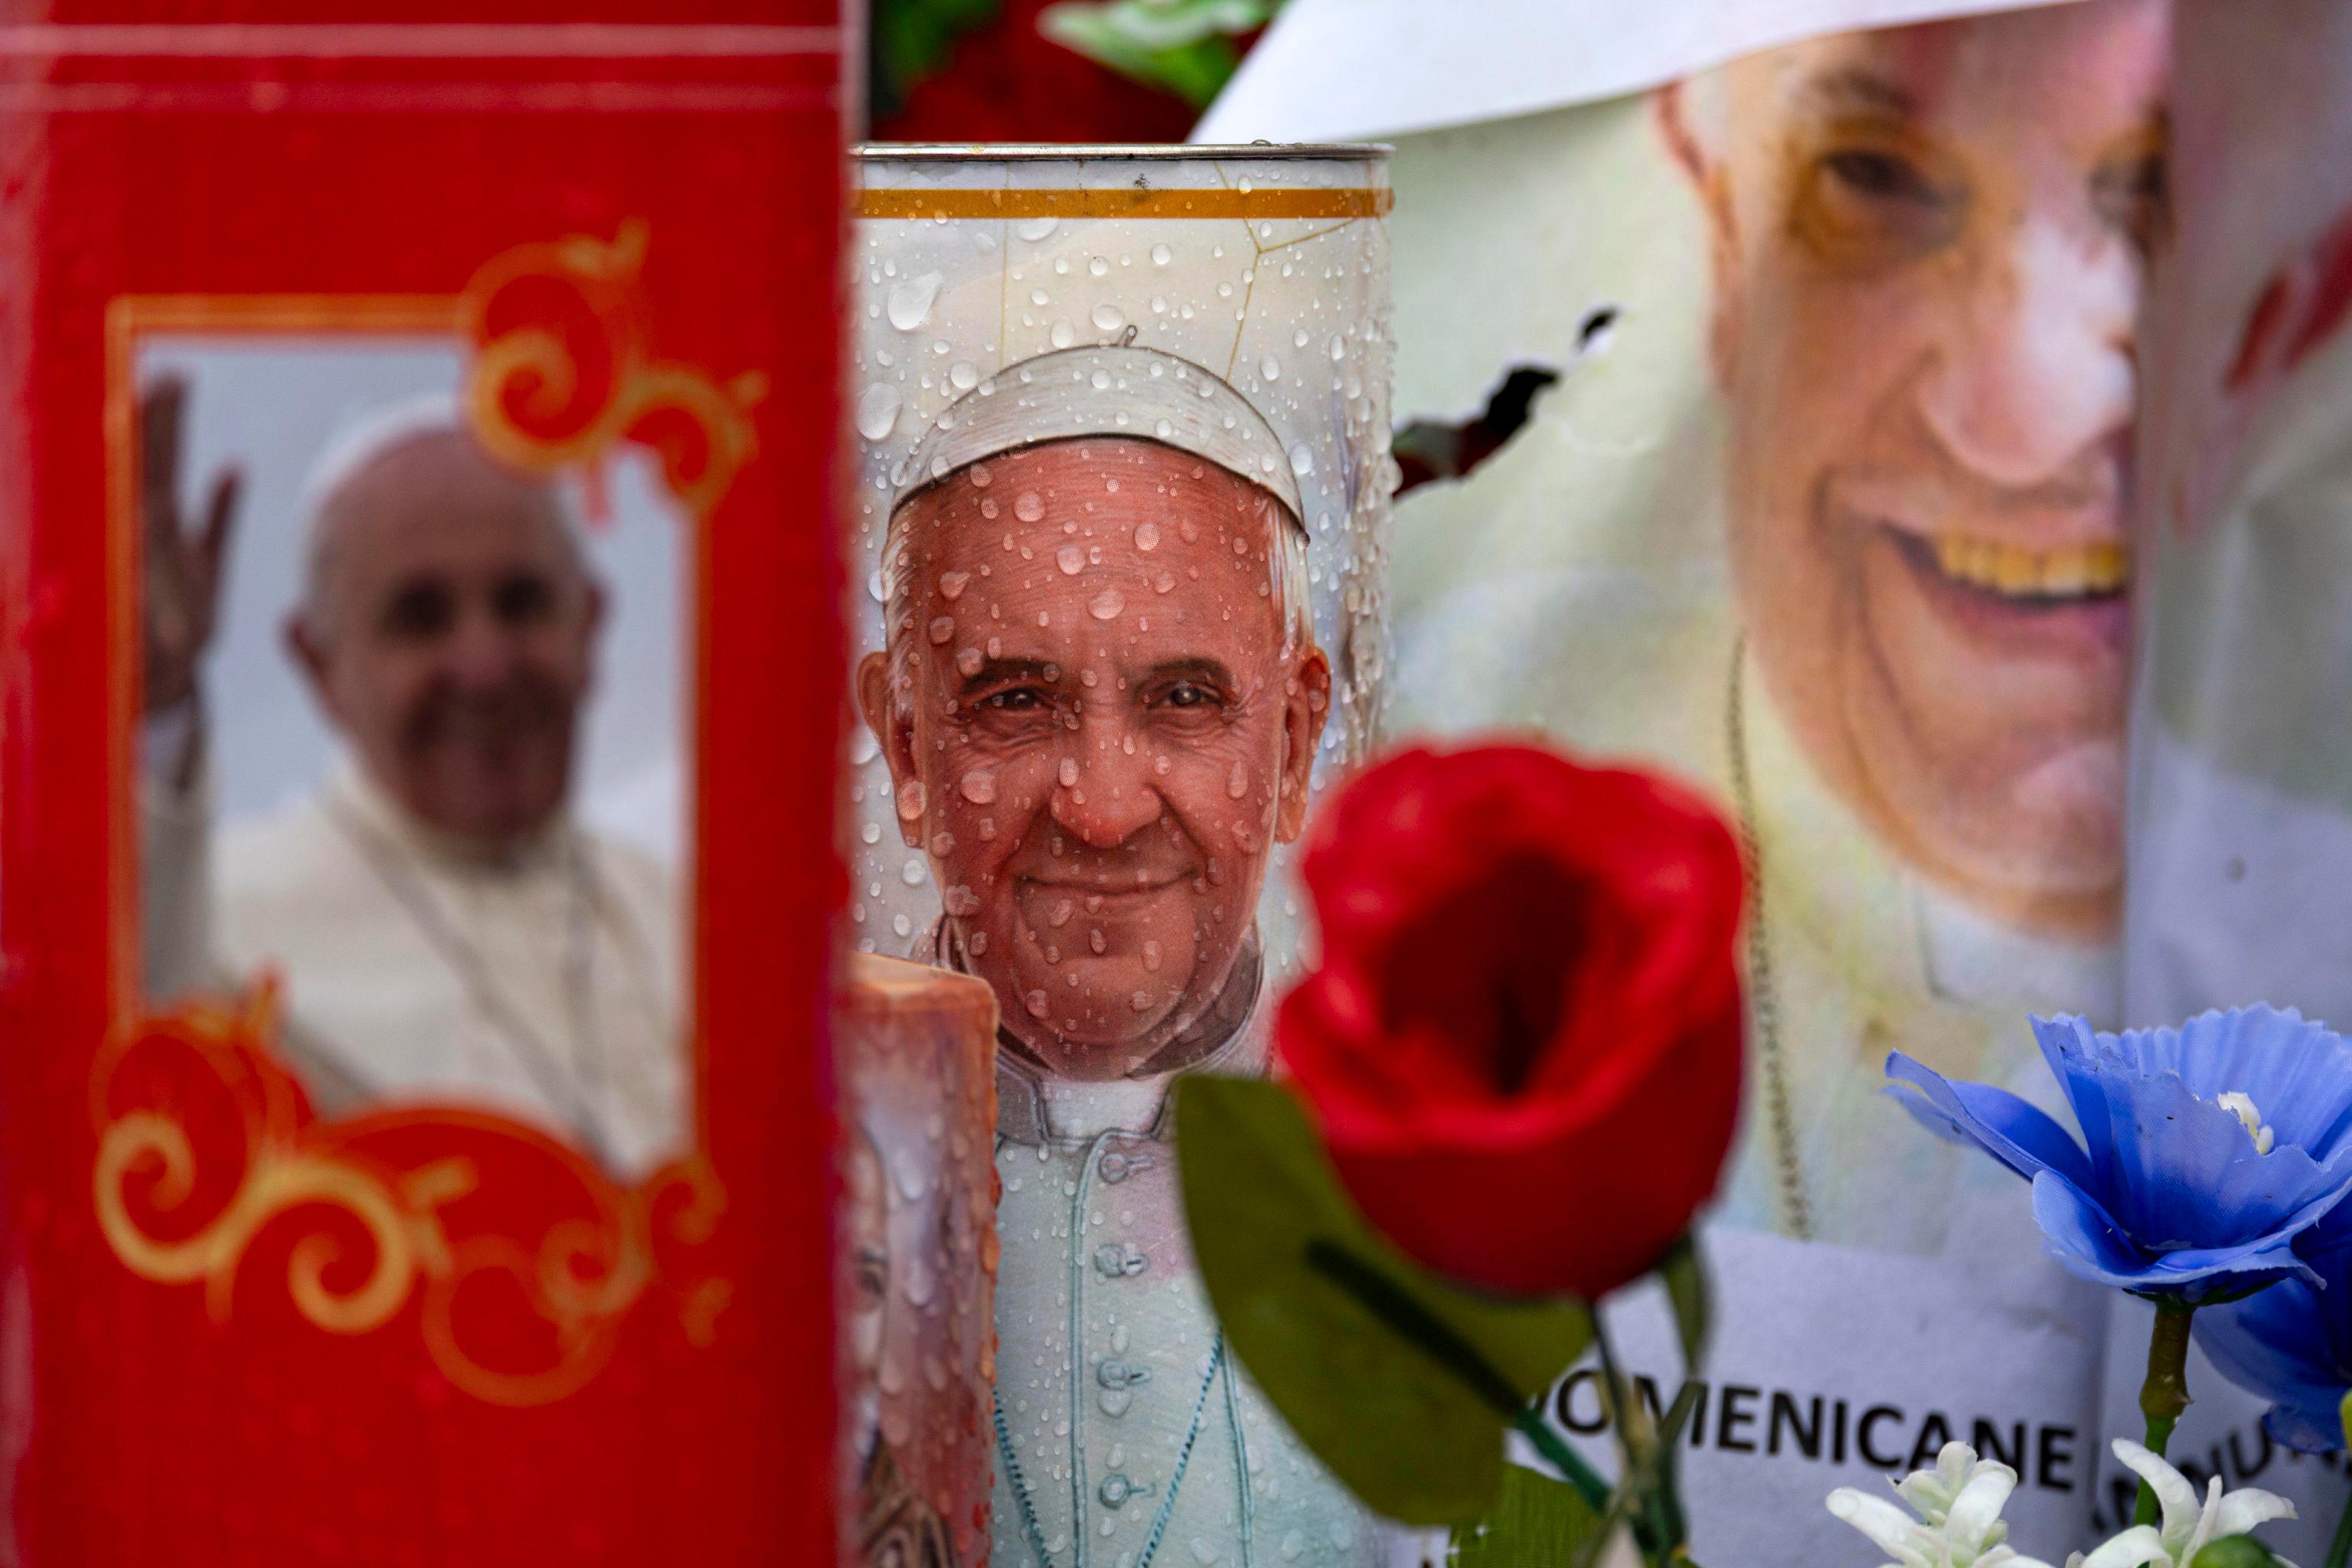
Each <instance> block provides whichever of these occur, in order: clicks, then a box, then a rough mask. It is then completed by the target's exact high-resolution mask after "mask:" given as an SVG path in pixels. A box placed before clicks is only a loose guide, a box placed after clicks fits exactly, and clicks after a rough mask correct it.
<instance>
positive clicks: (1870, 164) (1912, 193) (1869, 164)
mask: <svg viewBox="0 0 2352 1568" xmlns="http://www.w3.org/2000/svg"><path fill="white" fill-rule="evenodd" d="M1822 167H1823V168H1825V169H1827V170H1828V171H1829V172H1830V173H1831V174H1834V175H1836V176H1837V178H1838V179H1839V180H1841V181H1843V183H1844V184H1845V185H1846V186H1847V187H1848V188H1849V189H1850V190H1852V191H1853V193H1854V194H1855V195H1860V196H1867V197H1869V198H1871V199H1872V200H1874V201H1905V202H1933V201H1935V200H1936V199H1937V196H1936V191H1935V189H1934V187H1933V186H1931V185H1929V184H1927V177H1926V176H1925V175H1924V174H1921V173H1920V172H1919V168H1918V165H1916V164H1915V163H1912V162H1911V161H1910V160H1909V159H1908V158H1905V157H1902V156H1900V155H1898V154H1896V153H1885V152H1876V151H1870V150H1865V149H1858V148H1848V149H1845V150H1844V151H1842V152H1836V153H1831V154H1830V155H1829V156H1828V157H1826V158H1823V159H1822Z"/></svg>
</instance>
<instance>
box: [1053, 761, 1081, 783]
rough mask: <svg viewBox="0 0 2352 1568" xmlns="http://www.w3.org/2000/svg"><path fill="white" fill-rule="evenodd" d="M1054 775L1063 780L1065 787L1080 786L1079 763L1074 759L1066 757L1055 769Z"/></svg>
mask: <svg viewBox="0 0 2352 1568" xmlns="http://www.w3.org/2000/svg"><path fill="white" fill-rule="evenodd" d="M1054 776H1055V778H1057V779H1060V780H1061V781H1062V787H1063V788H1064V789H1076V788H1077V787H1078V764H1077V763H1076V762H1075V761H1073V760H1072V759H1070V758H1068V757H1064V758H1063V759H1062V765H1061V766H1060V767H1058V768H1056V769H1055V770H1054Z"/></svg>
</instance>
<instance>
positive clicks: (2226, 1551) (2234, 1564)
mask: <svg viewBox="0 0 2352 1568" xmlns="http://www.w3.org/2000/svg"><path fill="white" fill-rule="evenodd" d="M2278 1562H2279V1558H2278V1555H2277V1554H2276V1553H2275V1552H2272V1551H2271V1549H2270V1548H2269V1547H2267V1546H2264V1545H2263V1543H2262V1542H2259V1541H2256V1540H2255V1539H2254V1538H2253V1537H2252V1536H2251V1535H2225V1536H2223V1537H2222V1538H2221V1540H2219V1541H2216V1542H2213V1543H2212V1544H2211V1545H2210V1546H2208V1547H2206V1548H2205V1549H2204V1550H2203V1551H2201V1552H2198V1553H2197V1555H2196V1556H2194V1557H2192V1558H2190V1559H2189V1568H2275V1565H2276V1564H2277V1563H2278Z"/></svg>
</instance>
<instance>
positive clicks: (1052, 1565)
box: [923, 943, 1423, 1568]
mask: <svg viewBox="0 0 2352 1568" xmlns="http://www.w3.org/2000/svg"><path fill="white" fill-rule="evenodd" d="M925 946H926V948H927V949H928V950H929V951H926V952H924V953H923V956H924V957H926V958H931V959H935V960H937V961H941V962H944V961H946V957H945V955H944V954H943V953H941V952H940V950H939V949H938V947H937V946H936V944H935V943H926V944H925ZM1243 963H1244V965H1245V966H1246V968H1247V970H1248V978H1247V980H1246V981H1243V980H1238V979H1237V980H1236V982H1235V984H1237V985H1245V986H1246V988H1247V993H1248V995H1249V998H1250V1001H1249V1003H1248V1004H1246V1005H1244V1006H1241V1007H1238V1008H1235V1009H1234V1011H1235V1012H1238V1013H1239V1014H1240V1015H1241V1016H1240V1017H1239V1018H1238V1019H1237V1020H1235V1022H1236V1023H1237V1024H1238V1027H1235V1028H1234V1029H1233V1030H1232V1032H1231V1033H1230V1034H1229V1035H1228V1036H1227V1037H1225V1039H1224V1040H1223V1043H1221V1044H1216V1045H1213V1046H1212V1047H1208V1048H1206V1049H1205V1050H1204V1052H1203V1054H1202V1055H1200V1056H1198V1057H1195V1058H1193V1059H1192V1060H1190V1061H1188V1062H1186V1063H1185V1064H1184V1066H1183V1067H1182V1068H1181V1071H1183V1072H1214V1073H1221V1074H1225V1075H1230V1076H1243V1077H1258V1076H1262V1075H1263V1074H1264V1073H1265V1063H1266V1049H1267V1045H1268V1041H1267V1038H1266V1022H1267V1017H1268V1015H1269V1014H1270V1013H1271V1011H1272V1009H1271V1008H1270V1007H1268V1006H1265V1005H1263V1004H1262V1003H1259V1002H1258V1001H1257V1000H1256V994H1257V991H1258V988H1259V981H1258V976H1259V973H1260V971H1259V970H1258V966H1257V963H1256V962H1255V954H1244V959H1243ZM996 1060H997V1072H996V1095H997V1117H998V1123H997V1134H996V1169H997V1174H998V1176H999V1177H1000V1178H1001V1179H1002V1180H1003V1184H1004V1191H1003V1197H1002V1198H1001V1199H1000V1200H999V1201H998V1205H997V1216H996V1228H997V1235H998V1237H999V1239H1000V1242H1001V1245H1002V1247H1003V1252H1002V1256H1001V1258H1000V1260H999V1263H998V1267H997V1279H996V1336H997V1353H996V1368H997V1373H996V1405H997V1408H996V1417H995V1419H996V1495H995V1501H994V1509H993V1526H992V1528H993V1531H994V1542H993V1548H992V1555H991V1557H990V1562H991V1563H992V1564H994V1565H995V1568H1154V1565H1155V1564H1157V1565H1159V1568H1179V1565H1181V1568H1194V1565H1195V1564H1202V1563H1206V1564H1213V1565H1215V1568H1282V1565H1287V1564H1297V1568H1391V1565H1404V1564H1410V1565H1412V1568H1418V1564H1419V1563H1421V1562H1422V1561H1423V1555H1422V1553H1421V1552H1420V1551H1419V1545H1420V1542H1419V1539H1418V1538H1413V1539H1410V1540H1409V1539H1407V1538H1406V1536H1405V1535H1404V1533H1403V1532H1402V1531H1398V1530H1397V1529H1395V1528H1394V1527H1393V1526H1390V1525H1386V1524H1383V1523H1382V1522H1381V1521H1379V1520H1377V1519H1376V1518H1374V1517H1373V1516H1372V1515H1371V1514H1370V1513H1368V1512H1366V1511H1365V1510H1364V1509H1363V1507H1362V1506H1361V1505H1360V1504H1359V1503H1358V1502H1357V1501H1356V1500H1355V1499H1354V1498H1353V1497H1351V1496H1350V1495H1349V1492H1348V1491H1347V1489H1345V1488H1344V1487H1342V1486H1340V1485H1339V1482H1338V1481H1337V1480H1335V1479H1332V1477H1331V1475H1330V1473H1329V1472H1328V1471H1327V1470H1325V1469H1324V1468H1323V1467H1322V1465H1321V1464H1320V1463H1319V1462H1318V1460H1317V1459H1316V1458H1314V1456H1313V1455H1312V1454H1310V1453H1308V1452H1307V1449H1306V1448H1305V1447H1302V1446H1301V1445H1300V1444H1299V1442H1298V1440H1297V1438H1296V1437H1294V1436H1291V1434H1290V1430H1289V1428H1288V1427H1287V1426H1285V1425H1284V1424H1283V1421H1282V1418H1281V1417H1280V1416H1279V1415H1276V1413H1275V1410H1274V1407H1273V1406H1272V1405H1269V1404H1268V1403H1267V1402H1266V1399H1265V1395H1264V1394H1260V1393H1259V1392H1258V1390H1257V1387H1256V1385H1255V1384H1253V1383H1252V1382H1251V1381H1250V1379H1249V1377H1248V1375H1247V1374H1246V1373H1244V1372H1243V1371H1242V1370H1241V1369H1240V1368H1239V1367H1238V1366H1237V1365H1236V1364H1235V1363H1234V1354H1233V1351H1232V1349H1231V1347H1230V1346H1228V1345H1227V1344H1226V1342H1225V1339H1224V1336H1223V1333H1222V1332H1221V1331H1219V1330H1218V1327H1217V1321H1216V1318H1215V1317H1214V1315H1213V1313H1212V1312H1211V1310H1210V1306H1209V1300H1208V1297H1207V1295H1206V1294H1205V1293H1204V1292H1203V1290H1202V1286H1201V1281H1200V1277H1199V1274H1198V1272H1197V1271H1196V1269H1195V1268H1194V1265H1193V1261H1192V1247H1191V1245H1190V1243H1189V1242H1188V1240H1187V1239H1186V1236H1185V1230H1184V1195H1183V1189H1182V1186H1181V1184H1180V1182H1179V1181H1178V1177H1177V1166H1176V1147H1175V1143H1174V1142H1173V1126H1172V1123H1173V1121H1174V1115H1173V1108H1172V1106H1171V1104H1170V1100H1169V1094H1170V1091H1171V1089H1173V1088H1174V1086H1175V1080H1176V1079H1177V1077H1178V1076H1179V1075H1178V1072H1175V1071H1171V1072H1163V1073H1157V1074H1153V1075H1151V1076H1149V1077H1139V1078H1130V1079H1119V1080H1118V1081H1116V1082H1111V1083H1089V1082H1081V1081H1078V1080H1076V1079H1066V1078H1063V1077H1060V1076H1058V1075H1056V1074H1053V1073H1048V1072H1045V1071H1042V1070H1040V1069H1039V1068H1035V1067H1034V1066H1033V1065H1031V1064H1030V1063H1028V1062H1025V1061H1024V1060H1022V1059H1020V1058H1017V1057H1015V1055H1014V1054H1013V1051H1012V1050H1010V1049H1007V1048H1005V1047H1003V1046H1002V1045H1000V1046H999V1047H998V1050H997V1054H996Z"/></svg>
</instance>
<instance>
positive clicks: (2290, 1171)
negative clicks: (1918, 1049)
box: [1886, 1006, 2352, 1306]
mask: <svg viewBox="0 0 2352 1568" xmlns="http://www.w3.org/2000/svg"><path fill="white" fill-rule="evenodd" d="M2033 1034H2034V1037H2035V1038H2036V1039H2037V1040H2039V1041H2040V1042H2041V1045H2042V1057H2043V1058H2044V1059H2045V1060H2047V1061H2048V1062H2049V1064H2050V1070H2051V1071H2052V1072H2053V1073H2055V1074H2056V1075H2057V1077H2058V1081H2059V1084H2060V1085H2061V1087H2063V1089H2064V1090H2065V1093H2066V1100H2067V1102H2068V1103H2069V1104H2070V1105H2071V1106H2072V1107H2073V1109H2074V1120H2075V1121H2076V1122H2078V1123H2079V1124H2080V1125H2081V1127H2082V1129H2083V1138H2084V1143H2086V1144H2087V1145H2088V1152H2084V1148H2083V1147H2082V1146H2080V1145H2077V1144H2076V1143H2075V1142H2074V1139H2072V1138H2070V1137H2068V1136H2067V1135H2066V1132H2065V1130H2064V1129H2063V1128H2062V1127H2060V1126H2059V1125H2058V1123H2057V1122H2056V1121H2053V1120H2052V1119H2051V1118H2050V1117H2049V1116H2047V1115H2045V1114H2044V1113H2043V1112H2042V1111H2041V1110H2037V1109H2036V1108H2034V1107H2033V1106H2032V1105H2029V1104H2027V1103H2026V1102H2025V1101H2024V1100H2020V1099H2019V1098H2018V1097H2017V1096H2015V1095H2013V1094H2011V1093H2009V1092H2008V1091H2007V1090H2005V1089H1995V1088H1993V1087H1992V1086H1991V1085H1990V1084H1982V1083H1955V1082H1950V1081H1948V1080H1947V1079H1944V1078H1943V1077H1941V1076H1940V1075H1938V1074H1937V1073H1933V1072H1930V1071H1928V1070H1927V1068H1924V1067H1922V1066H1920V1065H1919V1064H1918V1063H1917V1062H1916V1061H1913V1060H1912V1059H1911V1058H1909V1057H1906V1056H1905V1055H1904V1054H1903V1053H1902V1052H1900V1051H1895V1052H1892V1053H1890V1054H1889V1055H1888V1057H1887V1058H1886V1072H1887V1076H1888V1077H1889V1078H1892V1079H1895V1080H1897V1082H1896V1084H1894V1085H1890V1086H1889V1092H1890V1093H1892V1094H1894V1095H1895V1098H1896V1099H1897V1100H1901V1101H1902V1102H1903V1104H1904V1105H1905V1107H1906V1108H1907V1109H1908V1110H1910V1111H1911V1113H1912V1114H1913V1115H1914V1116H1916V1117H1917V1118H1918V1119H1919V1120H1920V1121H1922V1122H1924V1123H1926V1124H1927V1126H1928V1127H1929V1128H1930V1129H1932V1130H1933V1131H1937V1132H1940V1133H1942V1134H1943V1135H1945V1136H1946V1137H1948V1138H1952V1139H1954V1140H1955V1141H1957V1142H1970V1143H1974V1144H1976V1145H1977V1146H1978V1147H1979V1148H1981V1149H1982V1150H1984V1152H1987V1153H1989V1154H1990V1155H1991V1156H1992V1157H1993V1158H1994V1159H1996V1160H1999V1161H2000V1163H2002V1164H2004V1165H2007V1166H2008V1167H2009V1168H2010V1169H2011V1170H2012V1171H2015V1172H2016V1173H2018V1174H2019V1175H2021V1176H2023V1177H2025V1178H2026V1179H2027V1180H2029V1181H2031V1182H2032V1184H2033V1217H2034V1220H2035V1222H2036V1223H2037V1224H2039V1225H2040V1226H2042V1236H2043V1237H2044V1238H2045V1240H2046V1242H2047V1244H2048V1246H2049V1248H2050V1253H2051V1256H2053V1258H2057V1259H2058V1261H2059V1262H2060V1263H2062V1264H2063V1265H2065V1266H2066V1267H2067V1268H2069V1269H2071V1270H2073V1271H2074V1273H2076V1274H2079V1275H2081V1276H2082V1277H2083V1278H2084V1279H2095V1280H2097V1281H2099V1282H2101V1283H2102V1284H2106V1285H2113V1286H2116V1287H2118V1288H2120V1289H2125V1290H2129V1291H2131V1292H2133V1293H2134V1294H2136V1295H2141V1296H2147V1297H2152V1298H2159V1299H2164V1300H2173V1301H2178V1302H2180V1303H2182V1304H2184V1305H2188V1306H2197V1305H2200V1304H2201V1303H2203V1302H2206V1301H2211V1300H2230V1299H2232V1298H2235V1297H2238V1296H2242V1295H2245V1294H2247V1293H2248V1292H2250V1291H2253V1290H2258V1289H2262V1288H2263V1286H2264V1285H2267V1284H2269V1283H2270V1282H2271V1281H2273V1280H2274V1279H2284V1278H2287V1277H2289V1276H2295V1277H2299V1278H2303V1279H2313V1280H2316V1279H2317V1278H2318V1276H2317V1274H2316V1273H2315V1270H2314V1269H2313V1268H2312V1267H2311V1266H2310V1265H2309V1264H2308V1263H2306V1262H2305V1261H2304V1260H2303V1258H2300V1257H2298V1256H2297V1255H2296V1253H2295V1251H2294V1240H2295V1237H2298V1236H2300V1235H2302V1234H2303V1233H2304V1232H2305V1230H2307V1229H2309V1228H2310V1227H2311V1226H2313V1225H2314V1224H2315V1223H2316V1222H2317V1221H2318V1220H2319V1219H2320V1218H2322V1217H2323V1216H2324V1215H2326V1214H2327V1212H2328V1211H2329V1210H2330V1209H2332V1208H2334V1207H2335V1206H2336V1203H2337V1202H2338V1201H2339V1200H2341V1199H2342V1198H2343V1197H2344V1195H2345V1194H2346V1193H2347V1191H2352V1045H2347V1043H2346V1042H2345V1040H2344V1039H2343V1037H2340V1036H2338V1035H2337V1034H2336V1032H2335V1031H2334V1030H2332V1029H2329V1028H2327V1027H2326V1026H2324V1025H2320V1024H2314V1023H2308V1022H2306V1021H2305V1019H2304V1017H2303V1016H2302V1015H2300V1014H2298V1013H2295V1012H2294V1011H2292V1010H2289V1011H2287V1012H2284V1013H2282V1012H2280V1011H2278V1010H2277V1009H2275V1008H2273V1007H2268V1006H2254V1007H2241V1008H2238V1009H2235V1010H2233V1011H2231V1012H2228V1013H2207V1014H2204V1015H2202V1016H2200V1017H2195V1018H2191V1019H2190V1020H2189V1022H2188V1023H2186V1024H2183V1025H2182V1026H2180V1027H2179V1028H2178V1029H2126V1031H2124V1032H2123V1033H2122V1034H2120V1035H2109V1034H2104V1033H2094V1032H2093V1030H2092V1028H2091V1026H2089V1025H2088V1024H2087V1023H2085V1022H2084V1020H2082V1019H2080V1018H2073V1017H2059V1018H2036V1019H2034V1020H2033Z"/></svg>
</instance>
